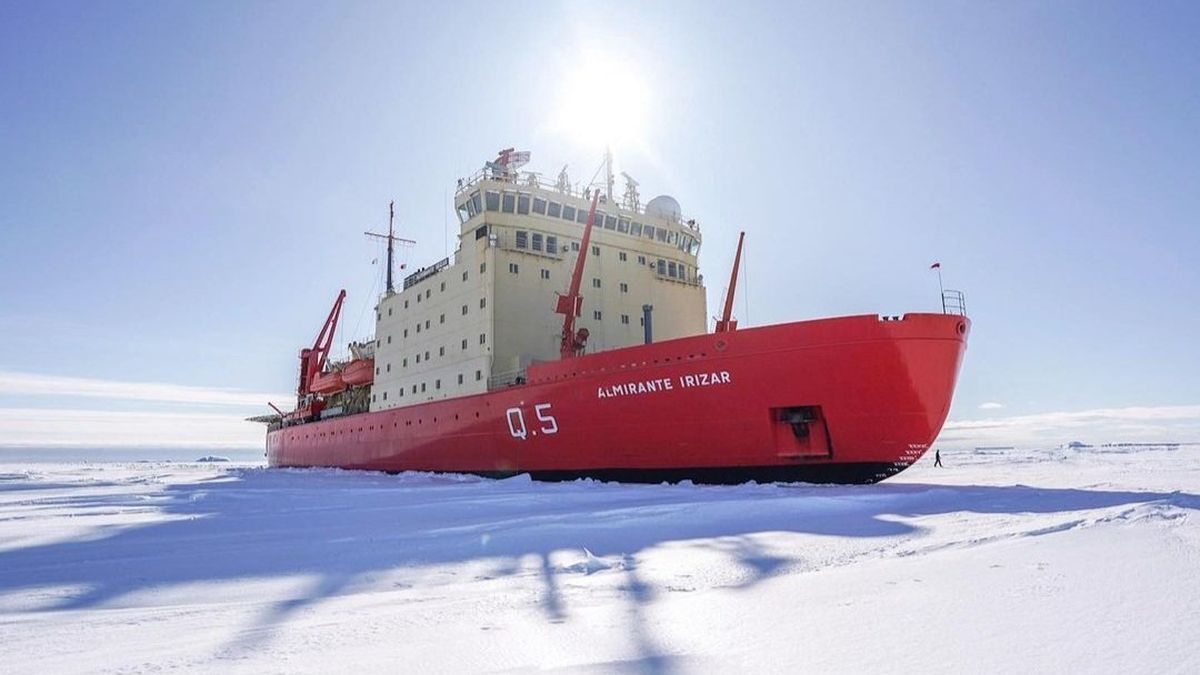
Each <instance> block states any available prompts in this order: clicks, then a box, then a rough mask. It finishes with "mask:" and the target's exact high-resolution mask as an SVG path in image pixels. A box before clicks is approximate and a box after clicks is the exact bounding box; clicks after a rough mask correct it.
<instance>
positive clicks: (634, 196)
mask: <svg viewBox="0 0 1200 675" xmlns="http://www.w3.org/2000/svg"><path fill="white" fill-rule="evenodd" d="M621 176H622V177H623V178H624V179H625V199H624V204H625V208H627V209H629V210H630V211H637V210H638V209H639V208H641V205H642V203H641V196H640V195H638V190H637V186H638V182H637V181H636V180H634V179H633V176H630V175H629V174H627V173H625V172H624V171H622V172H621Z"/></svg>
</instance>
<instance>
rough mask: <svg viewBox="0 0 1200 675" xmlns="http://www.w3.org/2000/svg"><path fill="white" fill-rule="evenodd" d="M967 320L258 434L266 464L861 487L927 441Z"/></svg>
mask: <svg viewBox="0 0 1200 675" xmlns="http://www.w3.org/2000/svg"><path fill="white" fill-rule="evenodd" d="M969 332H970V322H969V320H968V319H967V318H966V317H963V316H957V315H945V314H909V315H906V316H904V317H903V318H901V319H881V318H880V317H878V316H874V315H866V316H853V317H841V318H833V319H821V320H816V321H804V322H797V323H789V324H779V325H775V326H766V327H761V328H749V329H741V330H736V331H732V332H723V333H714V334H708V335H699V336H695V337H689V338H682V339H678V340H670V341H665V342H659V343H654V344H649V345H640V346H635V347H628V348H624V349H616V350H612V351H607V352H601V353H598V354H591V355H587V356H581V357H578V358H572V359H565V360H562V361H556V362H550V363H542V364H536V365H533V366H531V367H530V368H529V370H528V382H526V383H524V384H520V385H515V386H512V387H509V388H506V389H502V390H497V391H490V392H488V393H486V394H478V395H473V396H463V397H459V398H451V399H444V400H438V401H432V402H429V403H423V404H419V405H412V406H408V407H403V408H396V409H392V410H384V411H379V412H372V413H362V414H358V415H352V416H346V417H339V418H332V419H327V420H322V421H317V422H311V423H307V424H299V425H294V426H288V427H284V428H282V429H278V430H275V431H271V432H269V433H268V435H267V457H268V462H269V464H270V465H271V466H276V467H341V468H346V469H370V470H379V471H392V472H395V471H410V470H416V471H444V472H462V473H475V474H483V475H491V476H499V475H512V474H516V473H529V474H531V475H532V476H533V477H534V478H536V479H547V480H563V479H572V478H577V477H595V478H600V479H611V480H624V481H639V482H647V481H649V482H659V481H663V480H667V481H676V480H687V479H690V480H694V481H696V482H706V483H737V482H744V481H748V480H758V481H780V480H782V481H808V482H837V483H872V482H876V481H879V480H883V479H884V478H887V477H889V476H891V475H894V474H895V473H897V472H899V471H901V470H903V469H904V468H906V467H907V466H909V465H910V464H912V463H913V462H915V461H916V460H917V459H919V458H920V457H921V455H923V454H924V453H925V451H926V450H927V449H928V448H929V446H930V444H931V443H933V441H934V439H935V438H936V437H937V435H938V433H939V432H940V431H941V428H942V424H943V423H944V422H945V419H946V415H947V413H948V412H949V409H950V401H951V398H952V395H953V393H954V386H955V382H956V380H957V377H958V371H959V366H960V364H961V361H962V357H963V353H964V351H965V349H966V340H967V335H968V334H969Z"/></svg>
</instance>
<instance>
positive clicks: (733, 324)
mask: <svg viewBox="0 0 1200 675" xmlns="http://www.w3.org/2000/svg"><path fill="white" fill-rule="evenodd" d="M745 238H746V233H745V232H740V233H738V245H737V254H736V255H734V256H733V273H732V274H730V275H729V291H728V292H727V293H726V294H725V312H724V313H723V314H722V315H721V319H720V320H719V321H717V327H716V328H715V329H714V330H713V332H715V333H727V332H729V331H734V330H737V320H735V319H733V294H734V291H736V290H737V276H738V266H739V265H740V264H741V262H742V240H744V239H745Z"/></svg>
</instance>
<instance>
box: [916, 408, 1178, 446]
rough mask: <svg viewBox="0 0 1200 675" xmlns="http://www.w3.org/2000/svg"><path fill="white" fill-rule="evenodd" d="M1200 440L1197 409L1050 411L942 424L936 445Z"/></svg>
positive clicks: (1046, 444) (1044, 444)
mask: <svg viewBox="0 0 1200 675" xmlns="http://www.w3.org/2000/svg"><path fill="white" fill-rule="evenodd" d="M1074 440H1082V441H1087V442H1091V443H1105V442H1145V443H1166V442H1195V441H1200V405H1179V406H1135V407H1128V408H1098V409H1095V410H1080V411H1072V412H1049V413H1039V414H1034V415H1017V416H1013V417H993V418H989V419H982V420H959V421H950V422H948V423H946V426H945V428H944V429H943V430H942V433H941V435H940V436H939V437H938V442H939V443H944V444H947V445H957V446H963V447H969V446H971V445H1024V446H1052V445H1058V444H1061V443H1066V442H1068V441H1074Z"/></svg>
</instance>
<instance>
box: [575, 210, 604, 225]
mask: <svg viewBox="0 0 1200 675" xmlns="http://www.w3.org/2000/svg"><path fill="white" fill-rule="evenodd" d="M587 217H588V211H587V210H586V209H579V210H578V211H576V212H575V222H577V223H579V224H580V225H586V224H587ZM599 217H600V214H599V213H597V214H596V218H599ZM599 222H600V221H599V220H597V221H596V223H599Z"/></svg>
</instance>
